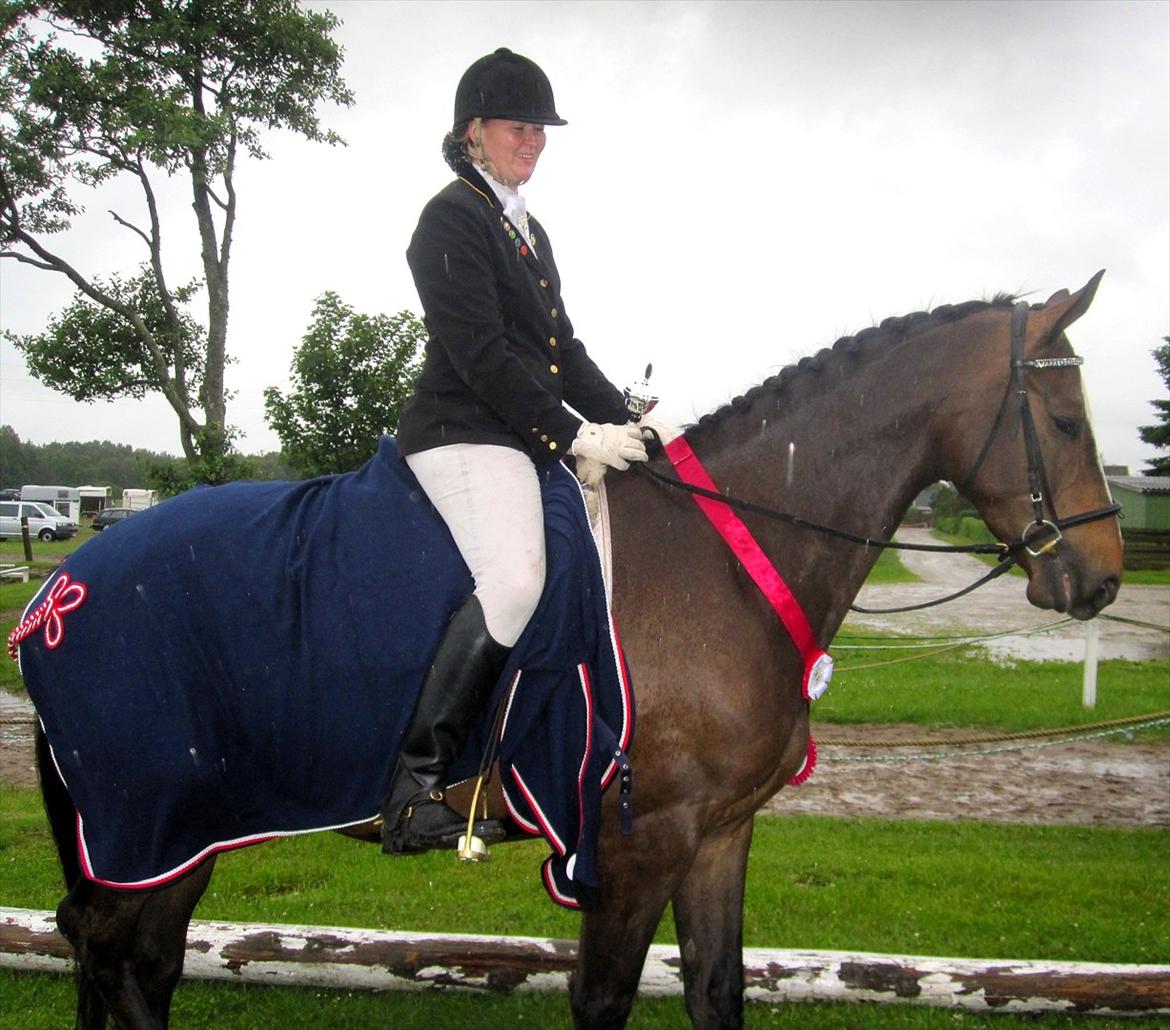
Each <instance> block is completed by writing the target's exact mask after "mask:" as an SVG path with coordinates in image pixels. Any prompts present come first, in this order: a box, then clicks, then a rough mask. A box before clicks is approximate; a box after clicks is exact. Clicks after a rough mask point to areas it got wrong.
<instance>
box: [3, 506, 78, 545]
mask: <svg viewBox="0 0 1170 1030" xmlns="http://www.w3.org/2000/svg"><path fill="white" fill-rule="evenodd" d="M22 516H27V518H28V531H29V535H30V536H35V537H38V538H39V539H41V540H45V541H49V540H68V539H69V538H70V537H71V536H73V534H74V533H76V532H77V531H78V530H79V529H80V528H81V527H80V526H79V525H78V524H77V523H76V522H74V521H73V520H72V519H68V518H66V517H65V516H64V515H62V514H61V513H60V512H59V511H57V509H56V508H54V507H52V506H50V505H48V504H44V503H42V502H40V501H0V538H3V539H6V538H8V537H19V536H20V520H21V517H22Z"/></svg>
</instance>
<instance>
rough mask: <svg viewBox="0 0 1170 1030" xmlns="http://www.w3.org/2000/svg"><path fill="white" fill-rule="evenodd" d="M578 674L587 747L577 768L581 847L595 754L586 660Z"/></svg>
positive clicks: (579, 840)
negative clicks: (587, 788)
mask: <svg viewBox="0 0 1170 1030" xmlns="http://www.w3.org/2000/svg"><path fill="white" fill-rule="evenodd" d="M577 675H578V676H579V677H580V680H581V691H582V693H583V694H584V695H585V747H584V749H583V750H582V752H581V765H580V766H579V767H578V769H577V847H578V848H580V847H581V838H582V837H583V836H584V835H585V774H586V773H587V772H588V771H589V758H590V756H591V755H592V754H593V685H592V684H591V683H590V682H589V668H588V666H586V664H585V663H584V662H581V663H580V664H579V665H578V666H577Z"/></svg>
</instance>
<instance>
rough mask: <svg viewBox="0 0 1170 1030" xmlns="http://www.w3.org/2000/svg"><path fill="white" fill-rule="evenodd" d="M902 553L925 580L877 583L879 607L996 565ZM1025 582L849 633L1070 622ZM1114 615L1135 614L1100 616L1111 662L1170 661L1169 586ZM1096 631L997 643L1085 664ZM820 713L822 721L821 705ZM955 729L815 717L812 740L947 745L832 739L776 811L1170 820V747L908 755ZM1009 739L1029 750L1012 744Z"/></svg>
mask: <svg viewBox="0 0 1170 1030" xmlns="http://www.w3.org/2000/svg"><path fill="white" fill-rule="evenodd" d="M898 539H899V540H903V539H904V540H907V541H912V542H920V543H931V542H936V541H933V538H932V537H931V536H930V535H929V533H928V532H927V531H925V530H902V531H900V532H899V534H898ZM902 560H903V562H904V564H905V565H906V566H907V567H908V568H910V569H911V570H913V571H914V572H915V573H916V574H917V575H919V576H921V577H922V578H923V580H924V581H925V582H923V583H916V584H912V585H899V586H881V587H867V588H865V589H864V590H862V592H861V594H860V596H859V597H858V600H857V603H858V604H860V605H862V606H864V607H870V608H884V607H892V606H896V605H905V604H918V603H920V602H922V601H926V600H930V599H932V598H936V597H939V596H942V595H944V594H946V593H948V592H950V591H952V590H955V589H958V588H960V587H963V586H966V585H967V584H968V583H971V582H973V581H974V580H976V579H978V578H979V576H981V575H983V574H984V573H985V572H986V571H987V566H985V565H983V564H982V563H981V562H979V561H978V560H977V559H975V558H972V557H970V556H966V555H952V554H932V553H924V552H911V551H904V552H902ZM1024 587H1025V581H1024V580H1023V579H1022V578H1020V577H1016V576H1003V577H1001V578H999V579H997V580H995V581H994V582H992V583H989V584H987V585H985V586H983V587H980V588H979V589H978V590H976V591H975V592H974V593H972V594H968V595H967V596H966V597H963V598H960V599H959V600H957V601H952V602H950V603H948V604H945V605H941V606H939V607H937V608H930V609H927V610H925V611H922V612H913V613H904V614H897V615H872V616H871V615H866V616H862V615H851V616H850V618H849V620H848V622H847V623H846V629H847V630H852V631H853V632H856V633H874V632H883V633H901V634H907V635H914V634H921V635H924V636H927V635H929V636H933V635H940V636H941V635H951V634H964V633H971V634H972V635H976V634H978V635H983V634H988V633H1003V632H1007V631H1014V630H1022V629H1035V628H1037V627H1044V626H1048V625H1050V624H1052V623H1055V622H1059V621H1061V618H1062V617H1061V616H1060V615H1059V614H1056V613H1053V612H1048V611H1042V610H1040V609H1038V608H1033V607H1032V606H1031V605H1030V604H1028V602H1027V599H1026V598H1025V596H1024ZM1107 614H1109V615H1115V616H1119V617H1121V618H1124V619H1128V620H1133V622H1116V621H1113V620H1110V619H1099V620H1097V621H1098V630H1099V642H1098V653H1099V656H1100V658H1101V659H1103V660H1104V659H1109V658H1131V659H1150V658H1162V659H1167V658H1170V631H1168V629H1167V628H1168V627H1170V588H1167V587H1155V586H1124V585H1123V586H1122V589H1121V593H1120V595H1119V596H1118V598H1117V600H1116V601H1115V602H1114V604H1113V605H1112V606H1110V608H1108V609H1107ZM1134 622H1137V623H1146V624H1149V625H1150V626H1153V627H1156V628H1148V627H1147V626H1140V625H1135V624H1134ZM1085 635H1086V626H1085V624H1084V623H1076V622H1074V623H1072V624H1070V625H1067V626H1061V627H1058V628H1056V629H1052V630H1047V631H1045V632H1043V633H1042V634H1029V635H1027V636H1023V637H1020V636H1015V635H1013V636H1011V637H1005V638H1003V639H1002V640H1001V641H997V642H993V643H992V644H990V645H989V646H987V647H986V650H987V652H988V653H989V654H991V655H992V656H993V657H998V658H1000V659H1001V660H1004V661H1005V662H1010V661H1011V660H1012V659H1013V658H1027V659H1036V660H1066V661H1077V662H1080V661H1082V660H1083V658H1084V652H1085ZM813 714H814V720H815V714H816V713H815V708H814V713H813ZM956 735H957V734H947V733H945V732H941V731H934V732H931V733H924V731H923V729H922V728H921V727H915V726H884V727H873V726H866V727H838V726H820V727H818V726H816V724H815V722H814V726H813V736H814V738H815V737H817V736H820V737H821V738H822V739H823V740H831V739H850V740H856V739H858V738H861V737H864V738H866V739H869V740H881V739H884V738H889V739H891V740H895V739H899V738H900V739H904V740H905V739H916V740H921V739H924V738H926V739H937V740H938V741H939V746H937V747H931V746H921V747H918V746H916V747H909V748H903V747H897V748H894V747H890V748H880V747H879V748H874V747H868V748H848V747H835V746H823V747H821V749H820V752H821V758H820V762H819V763H818V766H817V770H816V773H815V774H814V775H813V777H812V779H810V780H809V781H808V782H807V783H805V784H804V785H802V786H800V787H796V788H786V789H785V790H783V791H781V792H780V794H779V795H777V797H776V798H775V799H774V800H773V801H772V803H771V805H770V806H769V808H770V809H771V810H774V811H781V812H809V813H821V814H835V815H850V816H876V817H885V818H895V819H976V820H989V821H994V822H1022V823H1075V824H1085V825H1099V826H1170V744H1165V745H1162V744H1159V745H1150V744H1135V743H1127V742H1125V740H1124V739H1123V738H1120V737H1109V738H1105V739H1100V740H1084V741H1077V742H1070V743H1061V744H1046V745H1044V746H1041V747H1036V746H1033V744H1032V743H1031V742H1029V743H1028V744H1027V746H1025V747H1019V745H1018V744H1012V745H1008V744H983V745H973V746H971V747H969V748H965V749H964V750H968V751H984V752H992V753H985V754H978V755H975V754H972V755H969V756H968V757H960V758H948V759H947V760H945V761H935V760H924V759H919V760H914V761H907V760H904V759H905V758H906V757H907V756H914V755H931V754H936V753H938V752H939V751H942V752H944V753H951V754H953V753H954V752H955V749H953V748H947V747H945V746H944V744H945V741H946V739H947V737H948V736H950V737H954V736H956ZM1009 746H1010V747H1013V748H1018V749H1014V750H1010V751H1008V750H1001V749H1003V748H1005V747H1009ZM875 755H884V756H897V760H894V761H886V762H881V763H875V762H873V761H869V760H867V761H858V759H872V758H873V757H874V756H875Z"/></svg>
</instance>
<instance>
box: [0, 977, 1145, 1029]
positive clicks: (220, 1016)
mask: <svg viewBox="0 0 1170 1030" xmlns="http://www.w3.org/2000/svg"><path fill="white" fill-rule="evenodd" d="M0 1002H2V1003H3V1004H4V1007H5V1009H7V1010H9V1012H10V1014H9V1012H6V1013H5V1023H4V1026H5V1028H6V1030H45V1028H46V1027H51V1026H57V1027H62V1026H70V1025H72V1019H73V983H72V981H71V980H69V979H66V978H58V977H48V976H26V975H18V974H12V973H4V972H0ZM570 1025H571V1021H570V1017H569V1003H568V999H567V998H566V997H565V996H564V995H563V994H555V993H554V994H516V995H513V996H511V997H508V996H501V995H490V994H489V995H483V994H471V993H467V992H455V991H444V992H427V993H425V994H416V993H398V992H389V993H386V994H360V993H355V992H350V991H326V990H321V989H312V988H305V989H295V988H289V987H258V986H255V985H248V984H240V985H238V986H235V985H220V984H197V983H192V984H185V985H183V986H182V987H181V988H180V989H179V990H178V992H177V993H176V995H175V1004H174V1008H173V1009H172V1012H171V1027H172V1030H206V1028H207V1027H215V1028H216V1030H283V1028H284V1027H290V1026H292V1027H296V1028H297V1030H339V1028H344V1030H385V1028H387V1027H393V1028H395V1030H463V1028H465V1027H475V1028H477V1030H498V1028H501V1027H503V1028H508V1030H518V1028H523V1027H535V1028H539V1030H561V1028H566V1030H567V1028H568V1027H569V1026H570ZM745 1025H746V1027H747V1030H1165V1026H1166V1024H1165V1021H1164V1020H1156V1019H1099V1018H1089V1019H1088V1020H1086V1019H1085V1017H1084V1016H1080V1017H1078V1016H1036V1017H1027V1016H1012V1015H1006V1014H996V1015H990V1016H988V1015H979V1016H973V1015H966V1014H963V1013H959V1012H951V1011H949V1010H946V1009H930V1008H926V1007H924V1006H913V1005H907V1006H893V1005H880V1006H876V1005H875V1006H865V1005H807V1004H794V1005H789V1006H785V1007H773V1006H771V1005H761V1004H749V1005H748V1006H747V1011H746V1018H745ZM627 1026H628V1028H629V1030H684V1028H688V1027H690V1023H689V1022H688V1021H687V1019H686V1016H685V1013H684V1011H683V1007H682V1002H681V1001H679V1000H677V999H674V998H639V999H638V1000H637V1001H636V1002H635V1003H634V1009H633V1012H632V1014H631V1016H630V1021H629V1023H628V1024H627Z"/></svg>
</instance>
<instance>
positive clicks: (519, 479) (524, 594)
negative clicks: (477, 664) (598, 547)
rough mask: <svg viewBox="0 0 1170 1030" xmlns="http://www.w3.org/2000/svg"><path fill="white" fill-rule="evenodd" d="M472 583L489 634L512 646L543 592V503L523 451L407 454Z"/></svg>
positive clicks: (454, 449)
mask: <svg viewBox="0 0 1170 1030" xmlns="http://www.w3.org/2000/svg"><path fill="white" fill-rule="evenodd" d="M406 464H407V465H408V466H410V471H411V472H413V473H414V475H415V478H416V479H417V480H418V481H419V485H420V486H422V488H423V490H424V491H425V493H426V495H427V498H428V499H429V500H430V502H431V504H433V505H434V507H435V510H436V511H437V512H438V513H439V514H440V515H441V516H442V517H443V521H444V522H446V523H447V528H448V529H449V530H450V531H451V536H452V537H454V539H455V546H456V547H458V548H459V553H460V554H461V555H462V556H463V560H464V561H465V562H466V563H467V567H468V568H469V569H470V570H471V575H472V577H473V578H474V580H475V596H476V597H478V598H479V603H480V605H481V606H482V607H483V614H484V619H485V621H486V622H487V629H488V632H489V633H490V634H491V635H492V638H493V639H494V640H495V641H496V642H497V643H499V644H502V645H503V646H504V647H511V646H512V645H514V644H515V643H516V641H517V640H518V639H519V638H520V634H521V633H522V632H523V631H524V627H525V626H527V625H528V620H529V619H530V618H532V613H533V612H535V611H536V605H537V603H538V602H539V601H540V594H541V591H542V590H543V589H544V507H543V505H542V504H541V500H540V484H539V483H538V482H537V478H536V467H535V466H534V465H533V464H532V459H530V458H529V457H528V455H527V454H525V453H524V452H523V451H518V450H516V449H515V448H513V447H500V446H498V445H495V444H473V443H457V444H449V445H448V446H446V447H433V448H431V449H430V450H426V451H419V452H418V453H417V454H411V455H409V456H408V457H407V458H406Z"/></svg>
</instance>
